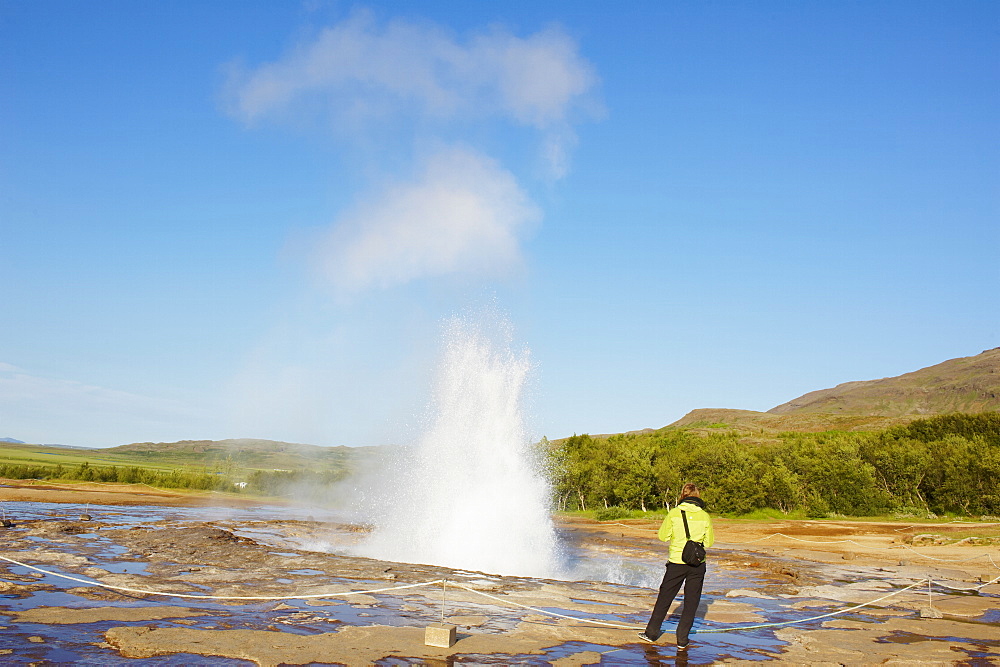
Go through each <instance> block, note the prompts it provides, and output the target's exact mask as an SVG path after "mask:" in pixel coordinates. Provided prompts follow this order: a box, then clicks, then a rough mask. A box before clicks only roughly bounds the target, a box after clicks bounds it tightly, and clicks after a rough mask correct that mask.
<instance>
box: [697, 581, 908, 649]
mask: <svg viewBox="0 0 1000 667" xmlns="http://www.w3.org/2000/svg"><path fill="white" fill-rule="evenodd" d="M924 581H925V580H924ZM924 581H918V582H917V583H915V584H910V585H909V586H907V587H906V588H900V589H899V590H898V591H893V592H892V593H889V594H888V595H883V596H882V597H880V598H875V599H874V600H870V601H868V602H862V603H861V604H858V605H854V606H853V607H848V608H847V609H839V610H837V611H831V612H829V613H826V614H820V615H819V616H810V617H809V618H800V619H797V620H794V621H779V622H777V623H759V624H757V625H741V626H737V627H735V628H716V629H712V628H708V629H707V630H698V631H697V632H696V633H695V634H700V635H704V634H716V633H720V632H736V631H737V630H757V629H760V628H776V627H779V626H782V625H793V624H795V623H808V622H809V621H817V620H819V619H821V618H830V617H831V616H839V615H840V614H847V613H850V612H852V611H855V610H857V609H861V608H862V607H869V606H871V605H873V604H877V603H879V602H882V601H883V600H888V599H889V598H891V597H894V596H896V595H899V594H900V593H905V592H906V591H908V590H910V589H911V588H916V587H917V586H920V585H922V584H923V583H924Z"/></svg>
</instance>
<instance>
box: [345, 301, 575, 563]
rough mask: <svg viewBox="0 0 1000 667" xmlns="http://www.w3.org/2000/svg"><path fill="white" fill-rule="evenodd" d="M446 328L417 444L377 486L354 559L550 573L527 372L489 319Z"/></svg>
mask: <svg viewBox="0 0 1000 667" xmlns="http://www.w3.org/2000/svg"><path fill="white" fill-rule="evenodd" d="M484 319H486V320H492V321H488V322H487V323H485V324H484V323H483V321H482V319H475V320H473V319H470V318H464V319H463V318H455V319H453V320H451V321H450V322H449V323H448V324H447V326H446V327H445V336H444V353H443V355H442V361H441V364H440V367H439V372H438V378H437V382H436V384H435V391H434V399H433V401H432V406H431V411H430V412H431V415H430V419H429V420H428V425H427V428H426V430H425V432H424V434H423V435H422V436H421V437H420V438H419V439H418V440H417V442H416V444H415V446H414V447H412V448H411V449H410V450H409V451H408V452H407V454H406V455H405V456H404V457H403V459H402V460H401V461H400V462H399V465H398V468H397V470H396V471H395V474H394V475H392V476H391V477H390V478H388V479H381V480H379V483H378V485H377V486H376V487H375V488H374V489H372V491H373V494H372V495H374V496H375V497H376V503H375V504H376V507H375V508H374V509H375V513H376V516H375V517H374V523H375V525H376V529H375V530H374V532H373V533H372V535H371V536H370V537H369V538H368V539H367V540H366V541H365V542H363V543H362V544H361V545H359V548H358V551H359V553H360V554H361V555H365V556H370V557H373V558H378V559H381V560H395V561H403V562H409V563H427V564H434V565H443V566H446V567H453V568H460V569H464V570H474V571H478V572H487V573H493V574H506V575H521V576H535V577H548V576H553V575H554V574H555V572H556V571H557V569H558V563H557V561H558V559H557V540H556V535H555V528H554V526H553V524H552V519H551V517H550V515H549V510H550V487H549V483H548V480H547V479H546V477H545V475H544V474H543V472H542V469H541V468H542V466H541V465H540V461H538V457H537V452H536V451H535V449H534V447H533V444H532V440H531V438H530V437H529V435H528V433H527V430H526V428H525V425H524V420H523V408H522V401H523V393H524V388H525V383H526V381H527V379H528V377H529V374H530V372H531V370H532V364H531V361H530V359H529V355H528V352H527V351H526V350H525V351H522V352H515V351H514V350H513V349H512V346H511V340H510V335H509V330H510V327H509V325H508V324H507V323H505V322H497V321H496V318H489V317H487V318H484Z"/></svg>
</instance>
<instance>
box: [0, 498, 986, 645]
mask: <svg viewBox="0 0 1000 667" xmlns="http://www.w3.org/2000/svg"><path fill="white" fill-rule="evenodd" d="M4 510H5V512H6V514H7V516H8V517H9V519H10V523H11V524H12V525H11V526H10V527H6V528H0V556H2V557H3V558H6V559H10V560H0V626H2V630H0V632H2V633H3V638H4V641H3V643H2V645H0V646H2V648H0V663H3V664H51V663H99V664H125V663H129V664H131V663H136V662H139V663H141V664H192V663H197V664H219V665H222V664H241V665H242V664H262V665H279V664H312V663H319V664H348V665H355V664H379V665H403V664H461V663H474V664H509V663H512V662H514V663H519V664H558V665H580V664H672V663H678V664H683V663H685V662H690V663H692V664H704V663H711V662H740V661H761V660H778V661H787V662H794V663H802V662H831V663H845V664H865V663H881V662H886V661H907V660H914V661H920V662H924V663H941V664H1000V629H998V627H1000V626H998V624H1000V585H990V586H982V583H983V582H985V581H989V579H987V578H984V577H988V576H989V575H990V573H991V570H990V567H991V565H990V562H989V561H990V557H989V553H990V552H989V551H988V550H983V548H980V549H979V551H976V552H975V553H976V554H980V553H981V554H985V555H986V556H987V558H986V559H983V558H979V559H978V560H977V559H976V557H975V556H973V559H972V560H970V561H968V562H966V563H964V565H962V566H959V565H956V564H954V562H955V561H959V560H961V559H959V558H956V557H955V554H954V552H948V553H947V555H948V556H949V558H947V559H946V558H944V557H943V556H941V557H940V560H939V561H938V562H935V561H932V560H927V561H926V564H923V563H916V562H914V561H915V560H916V557H914V556H912V555H911V556H910V560H901V559H900V557H899V555H898V553H899V552H887V553H888V558H881V557H878V558H877V557H876V556H875V555H871V556H869V555H866V554H863V553H860V552H861V549H860V547H856V546H851V549H854V550H855V551H851V552H846V551H841V552H836V551H828V550H824V549H823V548H822V547H817V546H816V545H815V544H799V543H794V542H782V541H781V540H780V539H778V540H771V541H768V542H766V543H765V544H761V543H759V540H758V539H757V538H758V537H760V536H761V535H763V534H764V533H763V532H758V533H755V534H754V535H755V537H753V538H752V539H751V538H749V537H748V536H747V534H745V533H741V532H740V530H742V529H739V527H738V526H735V525H734V526H732V527H730V529H729V530H727V526H726V525H725V523H724V522H722V524H721V525H719V526H718V527H717V533H718V535H719V537H718V539H719V540H720V542H721V541H722V540H723V539H727V538H728V539H730V540H732V541H731V542H730V543H724V544H720V545H719V547H718V548H715V549H712V550H711V558H712V563H711V566H710V570H709V575H708V578H707V581H706V586H705V595H704V597H703V600H702V604H701V608H700V612H701V613H700V620H699V621H698V624H697V625H696V628H695V632H696V634H695V635H694V636H693V638H692V647H691V648H690V650H689V651H688V652H687V654H685V653H678V652H677V650H676V648H675V647H674V646H673V643H672V630H673V624H674V623H675V616H672V617H671V618H670V619H668V621H667V623H666V624H665V626H664V630H665V631H666V633H667V634H665V635H664V637H663V640H661V642H660V643H658V644H655V645H650V644H643V643H641V642H639V640H638V638H637V637H636V630H635V629H626V628H622V627H613V626H629V627H635V628H640V627H642V626H643V625H644V624H645V621H646V618H647V615H648V611H649V609H650V607H651V605H652V602H653V599H654V595H655V591H654V590H653V589H654V588H655V586H656V585H657V583H658V580H659V577H660V575H661V574H662V559H663V549H662V547H661V545H659V544H658V543H657V542H656V541H655V539H653V538H652V535H651V531H652V530H653V529H654V527H653V526H652V525H650V524H643V523H641V522H629V523H627V524H617V525H616V524H603V525H602V524H596V523H595V522H588V521H583V520H568V519H567V520H562V521H560V523H559V530H560V534H561V536H562V538H563V542H564V544H565V545H566V549H567V554H566V558H567V561H568V563H569V564H570V565H571V566H572V568H573V571H574V572H575V573H576V574H577V576H576V577H574V578H576V579H579V580H574V581H564V580H555V579H551V580H550V579H538V578H521V577H499V576H494V575H490V574H486V573H479V572H468V571H461V570H454V569H450V568H441V567H435V566H430V565H413V564H404V563H391V562H385V561H378V560H373V559H368V558H360V557H355V556H351V555H349V554H348V553H347V552H348V550H349V546H350V544H351V543H352V542H354V541H356V540H358V539H361V538H362V537H363V535H364V529H363V528H362V527H357V526H352V525H349V524H345V523H342V522H338V521H337V519H336V517H334V516H324V515H322V514H321V513H320V512H318V511H313V510H303V509H301V508H289V507H273V508H269V507H253V508H242V509H230V510H226V511H222V510H218V509H215V508H204V507H191V508H186V507H159V506H131V507H129V506H103V505H100V506H95V505H88V506H80V505H73V504H55V503H43V502H18V503H10V502H8V503H4ZM311 514H312V516H310V515H311ZM85 515H86V516H88V517H89V520H81V517H84V516H85ZM784 532H785V533H790V532H791V528H786V529H785V531H784ZM801 534H805V533H801ZM819 539H820V540H821V539H822V537H821V538H819ZM827 539H829V538H827ZM858 539H859V540H860V539H861V538H860V537H859V538H858ZM872 539H873V540H874V538H872ZM751 542H758V543H756V544H751ZM887 544H888V543H887ZM789 545H790V546H789ZM872 545H873V548H883V547H881V546H879V545H878V544H876V543H875V542H873V543H872ZM885 548H890V547H888V546H887V547H885ZM910 551H911V552H912V551H913V550H912V549H911V550H910ZM847 553H849V554H850V555H849V556H845V555H844V554H847ZM873 553H874V552H873ZM907 553H909V552H907ZM928 553H945V552H928ZM965 553H968V554H970V555H972V554H973V552H971V551H970V552H965ZM810 554H811V555H810ZM959 555H961V554H959ZM928 558H939V557H938V556H929V557H928ZM998 558H1000V554H998ZM11 561H17V563H20V564H15V563H13V562H11ZM973 561H974V562H973ZM36 568H37V569H36ZM43 571H44V572H43ZM995 574H1000V572H996V573H995ZM995 574H994V576H995ZM57 575H61V576H57ZM930 575H933V578H934V579H935V580H941V581H945V582H950V583H951V584H952V585H954V586H956V587H968V588H973V589H976V590H975V591H974V592H973V591H964V592H962V591H955V590H948V589H945V588H941V587H939V586H937V585H935V586H934V587H933V588H932V589H931V590H930V591H928V590H927V588H926V587H923V588H920V587H918V588H914V589H911V590H910V591H907V592H906V593H903V594H900V595H895V596H893V597H892V598H890V599H887V600H885V601H884V602H882V603H879V604H877V605H875V606H872V607H864V608H861V609H857V610H855V611H852V612H849V613H846V614H839V615H835V616H830V617H828V618H824V619H816V620H813V621H806V622H797V623H794V624H789V625H784V626H778V627H765V628H757V629H746V630H735V631H734V628H744V627H747V626H753V625H759V624H767V623H782V622H785V621H802V620H803V619H808V618H810V617H813V616H818V615H823V614H827V613H830V612H834V611H840V610H843V609H845V608H848V607H851V606H854V605H857V604H860V603H865V602H869V601H871V600H874V599H876V598H878V597H880V596H885V595H889V594H892V593H894V592H895V591H898V590H899V589H901V588H903V587H905V586H908V585H912V584H913V583H914V582H919V581H920V580H921V577H924V578H927V577H928V576H930ZM66 577H71V578H72V579H69V578H66ZM442 580H445V583H442ZM95 582H99V583H101V584H105V585H106V587H102V586H97V585H94V583H95ZM410 585H417V587H414V588H406V589H400V590H385V589H394V588H398V587H403V586H410ZM109 587H110V588H109ZM369 591H381V592H369ZM240 598H257V599H240ZM676 606H677V605H676V603H675V609H676ZM928 609H932V610H934V612H936V613H935V614H934V615H939V616H940V618H926V617H923V616H922V615H921V611H922V610H923V611H924V616H927V615H928V614H927V610H928ZM583 619H586V620H583ZM441 621H444V622H445V623H448V624H451V625H455V626H457V631H458V641H457V643H456V644H455V645H454V646H452V647H450V648H436V647H431V646H426V645H425V643H424V637H425V634H424V633H425V628H426V627H427V626H428V625H429V624H431V623H435V622H441ZM598 623H604V624H607V625H599V624H598Z"/></svg>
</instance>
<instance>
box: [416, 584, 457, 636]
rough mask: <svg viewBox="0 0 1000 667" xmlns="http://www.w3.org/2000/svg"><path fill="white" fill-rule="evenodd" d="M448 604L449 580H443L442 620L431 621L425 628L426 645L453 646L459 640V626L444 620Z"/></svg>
mask: <svg viewBox="0 0 1000 667" xmlns="http://www.w3.org/2000/svg"><path fill="white" fill-rule="evenodd" d="M447 604H448V580H447V579H442V580H441V622H440V623H431V624H430V625H428V626H427V629H426V630H424V645H425V646H437V647H438V648H451V647H452V646H453V645H454V644H455V641H456V640H457V636H456V635H457V631H458V628H457V627H456V626H454V625H450V624H448V623H445V622H444V610H445V606H447Z"/></svg>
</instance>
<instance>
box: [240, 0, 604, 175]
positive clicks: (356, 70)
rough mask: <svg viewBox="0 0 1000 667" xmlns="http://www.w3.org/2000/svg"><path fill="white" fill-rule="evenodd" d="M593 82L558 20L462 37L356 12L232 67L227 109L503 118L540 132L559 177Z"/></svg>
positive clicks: (348, 116) (247, 118)
mask: <svg viewBox="0 0 1000 667" xmlns="http://www.w3.org/2000/svg"><path fill="white" fill-rule="evenodd" d="M596 82H597V77H596V75H595V74H594V72H593V68H592V67H591V66H590V64H589V63H588V62H587V61H586V60H585V59H584V58H582V57H581V56H580V54H579V53H578V50H577V45H576V43H575V41H574V40H573V39H572V38H571V37H569V36H568V35H567V34H565V33H564V32H563V31H562V30H560V29H558V28H549V29H546V30H543V31H540V32H537V33H535V34H533V35H529V36H527V37H518V36H516V35H512V34H510V33H509V32H507V31H505V30H503V29H502V28H498V27H497V28H493V29H491V30H489V31H487V32H484V33H480V34H476V35H473V36H472V37H470V38H469V39H468V40H466V41H465V42H460V41H458V40H456V39H455V38H454V37H453V36H452V35H450V34H449V33H448V32H447V31H446V30H444V29H443V28H441V27H439V26H436V25H434V24H430V23H415V22H408V21H402V20H395V21H390V22H388V23H387V24H385V25H381V24H379V22H378V21H376V19H375V18H374V17H373V15H372V14H371V13H370V12H365V11H359V12H355V13H354V14H353V15H352V16H351V17H350V18H348V19H346V20H344V21H342V22H341V23H339V24H337V25H334V26H332V27H330V28H326V29H325V30H323V31H321V32H320V33H319V34H318V35H316V37H315V38H314V39H312V40H311V41H308V42H306V43H303V44H300V45H299V46H298V47H297V48H295V49H293V50H292V51H291V52H290V53H288V54H287V55H285V56H284V57H283V58H281V59H279V60H277V61H275V62H272V63H267V64H264V65H261V66H260V67H258V68H256V69H253V70H235V69H234V71H233V72H232V75H231V79H230V81H229V86H228V88H229V90H228V97H229V104H230V112H231V113H232V114H233V115H235V116H237V117H238V118H240V119H242V120H243V121H244V122H246V123H248V124H252V123H254V122H257V121H260V120H262V119H265V118H268V117H279V118H280V117H282V116H287V115H289V114H293V115H295V114H297V113H301V112H302V110H304V109H308V110H312V111H315V110H321V111H322V112H323V113H326V114H329V115H330V116H331V119H332V121H333V123H334V124H335V126H343V127H347V128H350V130H351V131H354V130H356V129H357V127H358V126H359V125H360V126H362V127H363V126H364V125H365V123H366V122H368V121H372V120H376V119H384V118H386V117H392V116H394V115H402V116H406V117H408V118H410V119H412V118H413V117H414V116H417V117H422V118H430V119H438V120H445V121H447V120H452V119H455V118H462V119H470V118H472V119H475V118H483V117H490V116H499V117H501V118H505V119H507V120H509V121H512V122H514V123H515V124H517V125H521V126H526V127H532V128H535V129H537V130H540V131H542V132H543V140H542V146H543V148H542V154H543V156H544V157H546V158H547V159H548V160H549V166H550V168H551V169H552V171H553V174H554V175H555V176H557V177H561V176H563V175H564V174H565V169H566V158H565V155H566V153H567V151H568V148H569V147H570V146H571V145H572V144H573V143H574V142H575V134H574V133H573V131H572V129H571V126H570V121H571V115H572V113H573V112H574V110H575V109H576V108H577V107H581V106H583V105H585V104H586V103H587V98H586V95H587V93H588V92H589V91H590V90H591V89H592V88H593V87H594V85H595V84H596Z"/></svg>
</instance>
